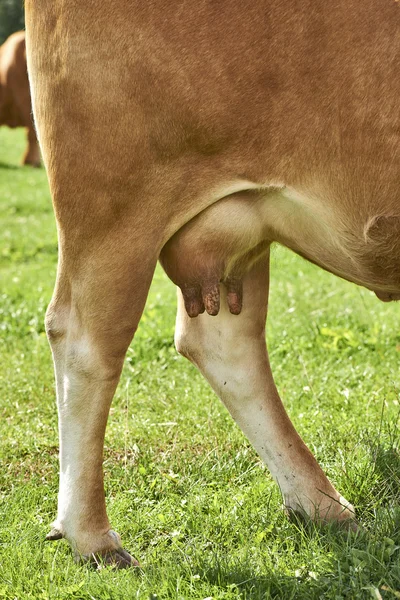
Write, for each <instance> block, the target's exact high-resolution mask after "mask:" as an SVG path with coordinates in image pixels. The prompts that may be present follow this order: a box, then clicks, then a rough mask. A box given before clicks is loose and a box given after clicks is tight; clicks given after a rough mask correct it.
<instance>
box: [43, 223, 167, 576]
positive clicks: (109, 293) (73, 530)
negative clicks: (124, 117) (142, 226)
mask: <svg viewBox="0 0 400 600" xmlns="http://www.w3.org/2000/svg"><path fill="white" fill-rule="evenodd" d="M124 236H126V229H125V230H124V231H121V230H120V229H119V228H118V227H114V229H113V230H112V232H109V233H108V234H105V235H104V236H102V237H101V240H98V241H97V242H96V243H94V241H93V240H91V245H90V246H89V245H82V252H79V253H78V252H77V250H76V248H77V241H76V240H75V243H74V246H73V247H74V251H73V252H74V256H73V259H74V260H73V261H71V259H70V255H71V249H68V247H66V245H65V243H64V242H63V237H61V239H60V245H61V259H60V263H59V272H58V277H57V284H56V289H55V292H54V296H53V299H52V302H51V304H50V306H49V309H48V311H47V315H46V330H47V334H48V337H49V340H50V344H51V348H52V353H53V358H54V365H55V372H56V383H57V403H58V415H59V431H60V487H59V496H58V514H57V518H56V521H55V522H54V529H53V530H52V531H51V532H50V534H49V536H48V539H57V538H59V537H65V538H67V540H68V541H69V542H70V544H71V545H72V548H73V550H74V553H75V557H76V558H77V559H81V558H83V559H88V560H97V559H98V557H100V558H101V560H103V561H105V562H106V563H113V564H116V565H117V566H119V567H125V566H129V565H135V564H137V563H136V561H134V559H132V558H131V557H130V555H129V554H128V553H127V552H126V551H125V550H123V548H122V546H121V542H120V538H119V536H118V535H117V534H116V533H115V532H114V531H112V530H111V528H110V524H109V521H108V517H107V513H106V506H105V497H104V489H103V471H102V461H103V443H104V434H105V428H106V422H107V417H108V413H109V408H110V404H111V400H112V397H113V395H114V392H115V389H116V386H117V383H118V380H119V377H120V372H121V369H122V364H123V360H124V356H125V352H126V350H127V347H128V345H129V343H130V341H131V339H132V337H133V335H134V332H135V329H136V327H137V324H138V322H139V319H140V316H141V313H142V310H143V306H144V303H145V300H146V296H147V292H148V287H149V285H150V281H151V278H152V275H153V270H154V266H155V263H156V257H155V256H154V257H153V256H152V254H151V252H153V251H151V252H150V251H148V250H145V244H144V243H143V245H142V246H140V245H136V244H135V243H134V241H133V240H131V239H129V238H128V239H126V238H125V237H124ZM88 246H89V247H88ZM89 248H90V249H89Z"/></svg>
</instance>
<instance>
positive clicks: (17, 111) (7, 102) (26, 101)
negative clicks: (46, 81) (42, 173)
mask: <svg viewBox="0 0 400 600" xmlns="http://www.w3.org/2000/svg"><path fill="white" fill-rule="evenodd" d="M31 113H32V108H31V95H30V90H29V81H28V73H27V67H26V50H25V32H24V31H18V32H17V33H13V34H12V35H10V37H9V38H8V39H7V40H6V41H5V42H4V44H3V45H2V46H0V125H7V126H8V127H26V129H27V138H28V146H27V148H26V150H25V154H24V156H23V159H22V162H23V164H24V165H32V166H33V167H39V166H40V150H39V145H38V142H37V139H36V133H35V129H34V127H33V121H32V117H31Z"/></svg>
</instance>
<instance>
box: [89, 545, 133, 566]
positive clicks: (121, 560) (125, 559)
mask: <svg viewBox="0 0 400 600" xmlns="http://www.w3.org/2000/svg"><path fill="white" fill-rule="evenodd" d="M89 562H90V563H91V564H92V565H93V566H94V567H95V568H96V569H103V568H105V567H114V568H115V569H128V568H130V567H140V564H139V562H138V561H137V560H136V558H133V557H132V556H131V555H130V554H129V552H127V551H126V550H124V549H123V548H118V550H109V551H108V552H105V553H104V554H100V555H96V554H92V555H91V557H90V558H89Z"/></svg>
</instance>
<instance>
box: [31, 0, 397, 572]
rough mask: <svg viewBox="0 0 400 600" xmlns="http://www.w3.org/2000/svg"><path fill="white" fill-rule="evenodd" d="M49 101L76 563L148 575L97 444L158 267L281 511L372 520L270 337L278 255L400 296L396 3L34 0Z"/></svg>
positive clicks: (65, 478) (43, 87)
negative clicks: (131, 543) (308, 417)
mask: <svg viewBox="0 0 400 600" xmlns="http://www.w3.org/2000/svg"><path fill="white" fill-rule="evenodd" d="M25 4H26V27H27V49H28V70H29V76H30V82H31V89H32V98H33V111H34V116H35V121H36V126H37V131H38V136H39V140H40V146H41V149H42V153H43V160H44V164H45V166H46V169H47V172H48V177H49V182H50V188H51V193H52V197H53V203H54V210H55V215H56V219H57V227H58V236H59V263H58V272H57V279H56V285H55V290H54V295H53V297H52V300H51V302H50V305H49V307H48V310H47V314H46V321H45V324H46V331H47V335H48V338H49V341H50V345H51V350H52V355H53V359H54V365H55V374H56V388H57V403H58V415H59V432H60V482H59V495H58V511H57V518H56V520H55V521H54V524H53V529H52V530H51V532H50V533H49V536H48V538H49V539H59V538H61V537H64V538H66V539H67V540H68V541H69V542H70V544H71V546H72V548H73V551H74V554H75V556H76V557H77V558H79V559H83V560H85V559H90V557H96V559H97V560H98V559H99V557H100V558H102V559H103V560H104V561H105V562H106V563H107V564H108V563H110V564H114V565H117V566H119V567H125V566H129V565H136V564H137V562H136V559H133V558H132V557H131V556H130V554H128V553H127V552H126V550H125V549H123V546H122V545H121V540H120V537H119V536H118V534H117V533H115V532H114V531H113V530H112V529H111V528H110V523H109V520H108V517H107V512H106V506H105V498H104V489H103V473H102V461H103V443H104V432H105V427H106V422H107V418H108V413H109V408H110V404H111V401H112V398H113V395H114V392H115V389H116V386H117V383H118V380H119V377H120V373H121V369H122V365H123V361H124V356H125V353H126V350H127V348H128V346H129V344H130V343H131V341H132V338H133V336H134V333H135V330H136V328H137V326H138V324H139V320H140V317H141V314H142V311H143V307H144V305H145V302H146V297H147V293H148V289H149V286H150V283H151V281H152V277H153V272H154V269H155V266H156V264H157V261H158V260H159V259H160V261H161V263H162V265H163V267H164V269H165V271H166V273H167V274H168V276H169V277H170V278H171V280H172V281H173V282H174V283H175V284H176V286H177V287H178V314H177V321H176V333H175V344H176V347H177V350H178V352H180V353H181V354H182V355H184V356H185V357H187V358H188V359H189V360H190V361H191V362H192V363H194V364H195V365H196V366H197V367H198V369H199V370H200V371H201V373H202V374H203V375H204V377H205V378H206V379H207V380H208V382H209V383H210V384H211V386H212V387H213V389H214V390H215V392H216V393H217V394H218V396H219V397H220V398H221V399H222V401H223V403H224V404H225V406H226V407H227V408H228V410H229V411H230V413H231V414H232V416H233V418H234V419H235V421H236V422H237V423H238V425H239V426H240V427H241V429H242V430H243V432H244V433H245V434H246V436H247V437H248V439H249V440H250V441H251V443H252V444H253V446H254V448H255V449H256V450H257V452H258V453H259V455H260V457H261V458H262V459H263V461H265V463H266V464H267V466H268V468H269V470H270V472H271V474H272V476H273V477H274V478H275V480H276V482H277V483H278V485H279V487H280V489H281V492H282V495H283V500H284V505H285V506H286V509H287V511H289V512H293V513H299V514H301V515H303V516H304V517H306V518H309V519H312V520H314V521H315V522H317V523H327V522H335V523H339V524H342V525H343V526H344V527H354V526H356V520H355V513H354V508H353V506H352V505H351V504H350V502H349V501H348V500H346V499H345V498H343V497H342V495H341V494H340V492H339V491H337V490H336V489H335V488H334V486H333V485H332V483H331V482H330V481H329V480H328V479H327V477H326V475H325V474H324V473H323V471H322V469H321V467H320V466H319V465H318V463H317V462H316V460H315V458H314V457H313V455H312V454H311V452H310V450H309V449H308V448H307V446H306V445H305V443H304V442H303V441H302V439H301V438H300V436H299V434H298V433H297V431H296V430H295V428H294V426H293V425H292V423H291V421H290V419H289V417H288V415H287V414H286V412H285V409H284V406H283V404H282V402H281V400H280V397H279V394H278V391H277V389H276V386H275V383H274V380H273V376H272V373H271V369H270V365H269V360H268V352H267V346H266V341H265V322H266V317H267V304H268V286H269V251H270V246H271V244H272V243H273V242H277V243H280V244H283V245H284V246H287V247H288V248H291V249H292V250H293V251H294V252H296V253H298V254H300V255H301V256H303V257H304V258H306V259H308V260H309V261H311V262H313V263H315V264H317V265H319V266H320V267H322V268H323V269H325V270H328V271H330V272H332V273H334V274H336V275H338V276H339V277H342V278H344V279H347V280H349V281H352V282H355V283H356V284H359V285H361V286H364V287H366V288H368V289H369V290H372V291H373V292H375V293H376V294H377V295H378V296H379V297H380V298H381V299H383V300H387V301H389V300H394V299H398V298H400V191H399V190H400V101H399V99H400V77H399V68H400V6H399V4H398V3H397V2H395V0H332V1H331V2H326V1H325V0H295V1H294V2H286V1H284V0H242V1H241V2H235V1H233V0H220V1H219V2H212V1H211V0H181V1H180V2H167V1H166V0H151V1H150V2H141V1H140V0H112V1H111V0H102V1H101V2H100V0H91V1H90V2H86V3H82V2H79V1H78V0H53V2H47V1H46V0H26V3H25Z"/></svg>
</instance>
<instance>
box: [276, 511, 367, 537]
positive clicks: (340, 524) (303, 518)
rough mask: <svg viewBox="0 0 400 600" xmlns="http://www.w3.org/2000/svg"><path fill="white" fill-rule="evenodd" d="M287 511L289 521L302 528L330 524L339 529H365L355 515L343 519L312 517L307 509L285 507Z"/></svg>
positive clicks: (357, 530) (355, 530) (356, 530)
mask: <svg viewBox="0 0 400 600" xmlns="http://www.w3.org/2000/svg"><path fill="white" fill-rule="evenodd" d="M284 510H285V513H286V515H287V517H288V519H289V521H290V522H291V523H293V524H295V525H297V527H299V528H300V529H307V528H310V527H313V526H322V527H324V526H329V527H333V528H336V529H337V530H339V531H353V532H359V531H363V528H362V527H361V525H360V524H359V523H358V522H357V521H356V519H355V518H354V516H350V515H349V516H347V515H346V518H342V519H332V520H327V519H320V518H318V517H314V518H311V517H310V516H309V515H308V514H307V513H306V512H305V511H303V510H298V509H293V508H288V507H285V508H284ZM353 515H354V513H353Z"/></svg>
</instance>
